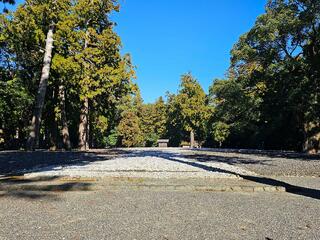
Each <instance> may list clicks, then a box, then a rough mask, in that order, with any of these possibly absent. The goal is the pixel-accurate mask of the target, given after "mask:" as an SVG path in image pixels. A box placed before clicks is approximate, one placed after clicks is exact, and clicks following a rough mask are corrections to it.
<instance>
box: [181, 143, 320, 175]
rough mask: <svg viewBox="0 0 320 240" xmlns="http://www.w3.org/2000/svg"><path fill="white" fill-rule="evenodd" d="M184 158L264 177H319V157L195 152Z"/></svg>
mask: <svg viewBox="0 0 320 240" xmlns="http://www.w3.org/2000/svg"><path fill="white" fill-rule="evenodd" d="M184 155H185V157H188V158H193V159H196V160H197V161H200V162H224V163H228V164H231V165H234V166H238V167H241V168H244V169H247V170H249V171H252V172H255V173H257V174H259V175H264V176H314V177H320V155H319V154H318V155H306V154H301V153H295V152H281V151H258V150H232V149H231V150H230V149H227V150H223V151H221V150H218V149H215V150H206V149H204V150H197V151H186V152H184Z"/></svg>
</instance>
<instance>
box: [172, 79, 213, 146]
mask: <svg viewBox="0 0 320 240" xmlns="http://www.w3.org/2000/svg"><path fill="white" fill-rule="evenodd" d="M168 115H169V118H168V121H169V124H170V125H172V126H175V128H176V129H178V128H180V130H178V132H179V131H184V132H188V133H189V134H190V145H191V147H193V146H194V135H195V134H196V137H197V138H198V140H203V138H204V134H205V126H206V121H207V119H208V117H209V115H208V107H207V105H206V94H205V93H204V91H203V89H202V88H201V86H200V84H199V83H198V82H197V80H196V79H195V78H194V77H193V76H192V75H191V74H190V73H188V74H185V75H182V77H181V84H180V89H179V92H178V95H176V96H175V95H171V96H169V109H168Z"/></svg>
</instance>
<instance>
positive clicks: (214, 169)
mask: <svg viewBox="0 0 320 240" xmlns="http://www.w3.org/2000/svg"><path fill="white" fill-rule="evenodd" d="M30 172H32V173H28V174H26V175H25V176H26V177H38V176H68V177H144V178H238V174H245V175H255V173H253V172H251V171H248V170H245V169H243V168H241V167H238V166H234V165H230V164H228V163H221V162H197V161H196V160H195V159H190V158H188V159H187V158H184V157H183V155H180V154H179V153H178V152H176V151H173V150H163V151H161V152H159V150H158V151H156V152H154V154H153V152H150V150H149V151H144V150H141V149H137V150H135V151H132V152H131V153H129V154H126V155H119V156H115V157H114V158H111V159H106V160H102V161H95V162H84V163H83V164H82V165H69V166H64V165H60V166H58V165H55V166H47V167H44V168H35V169H33V170H32V171H30Z"/></svg>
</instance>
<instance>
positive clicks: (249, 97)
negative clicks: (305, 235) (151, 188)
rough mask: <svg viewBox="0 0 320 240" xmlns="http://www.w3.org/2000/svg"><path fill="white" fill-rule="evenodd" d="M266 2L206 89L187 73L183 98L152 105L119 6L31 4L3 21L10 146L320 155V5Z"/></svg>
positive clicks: (1, 91)
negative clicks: (125, 47) (127, 47)
mask: <svg viewBox="0 0 320 240" xmlns="http://www.w3.org/2000/svg"><path fill="white" fill-rule="evenodd" d="M265 9H266V10H265V13H264V14H262V15H261V16H259V17H258V18H257V20H256V22H255V24H254V26H253V27H252V28H251V29H250V30H249V31H248V32H247V33H245V34H243V35H242V36H241V37H240V38H239V40H238V42H237V43H236V44H235V45H234V46H233V48H232V50H231V62H230V67H229V69H228V72H227V74H226V78H225V79H215V80H213V82H212V84H211V86H210V88H209V89H208V93H206V92H205V91H204V90H203V89H202V87H201V85H200V84H199V82H198V81H197V80H196V78H195V77H193V76H192V74H191V73H187V74H184V75H182V76H181V79H180V87H179V89H178V91H177V93H175V94H172V93H167V95H166V96H165V97H160V98H159V99H158V100H157V101H156V102H155V103H152V104H145V103H143V100H142V98H141V96H140V92H139V87H138V86H137V84H135V83H134V80H133V79H134V66H133V64H132V63H131V59H130V55H128V54H126V55H121V54H120V49H121V40H120V38H119V36H117V34H116V33H115V32H114V29H113V27H114V25H115V23H114V22H112V21H111V20H110V15H111V14H112V13H113V12H117V11H119V5H118V3H117V2H116V1H113V0H77V1H70V0H55V1H44V0H42V1H40V0H38V1H37V0H32V1H26V3H25V4H24V5H22V6H20V7H18V8H17V10H16V11H15V12H12V13H10V12H9V13H6V14H2V16H1V22H0V30H1V33H0V51H1V52H0V53H1V56H0V76H1V81H0V84H1V88H0V124H1V125H0V129H1V130H0V131H1V132H0V141H1V143H0V144H1V146H2V148H10V147H17V146H18V147H25V146H27V147H28V146H29V149H33V148H36V147H46V148H51V149H56V148H66V149H70V148H71V147H73V148H75V147H79V148H80V149H82V150H85V149H88V148H90V147H107V146H108V147H119V146H125V147H135V146H155V145H156V142H157V140H158V139H160V138H167V139H170V145H171V146H182V145H188V144H190V142H191V144H192V145H194V146H196V145H199V146H207V147H231V148H259V149H285V150H296V151H307V152H312V153H315V152H317V151H318V149H319V147H320V141H319V140H320V99H319V95H320V87H319V83H320V80H319V79H320V72H319V71H320V2H319V1H317V0H269V1H268V2H267V4H266V8H265ZM50 39H51V40H50ZM50 49H51V50H50ZM50 51H51V52H50ZM30 126H31V127H30ZM194 139H195V140H196V141H194Z"/></svg>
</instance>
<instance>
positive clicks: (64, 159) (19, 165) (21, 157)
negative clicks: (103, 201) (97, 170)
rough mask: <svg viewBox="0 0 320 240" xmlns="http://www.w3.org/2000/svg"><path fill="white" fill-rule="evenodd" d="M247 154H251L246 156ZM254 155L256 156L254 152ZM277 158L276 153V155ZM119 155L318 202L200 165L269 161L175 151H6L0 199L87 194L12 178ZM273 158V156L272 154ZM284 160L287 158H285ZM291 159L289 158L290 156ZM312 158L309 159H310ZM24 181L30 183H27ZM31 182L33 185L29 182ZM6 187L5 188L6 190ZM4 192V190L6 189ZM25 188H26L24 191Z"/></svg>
mask: <svg viewBox="0 0 320 240" xmlns="http://www.w3.org/2000/svg"><path fill="white" fill-rule="evenodd" d="M246 154H250V153H246ZM253 154H256V153H253ZM278 155H279V153H278ZM119 156H130V157H141V156H143V157H148V156H153V157H161V158H163V159H165V160H168V161H173V162H178V163H181V164H187V165H190V166H193V167H196V168H199V169H203V170H205V171H208V172H222V173H227V174H232V175H238V176H240V177H242V178H243V179H245V180H248V181H252V182H256V183H263V184H266V185H270V186H281V187H285V188H286V190H287V192H289V193H293V194H297V195H300V196H306V197H310V198H314V199H320V190H317V189H311V188H305V187H301V186H295V185H291V184H289V183H286V182H283V181H279V180H276V179H273V178H268V177H260V176H249V175H239V174H237V173H235V172H232V171H228V170H225V169H220V168H213V167H210V166H207V165H204V164H202V163H201V162H207V161H211V162H223V163H227V164H231V165H236V164H262V165H263V164H265V165H268V164H269V165H270V164H271V163H270V162H268V160H263V161H261V160H259V161H257V160H252V159H246V158H245V157H240V156H239V157H235V156H232V157H224V156H215V155H212V154H210V155H207V154H205V153H203V154H201V153H200V151H199V154H186V153H185V152H184V154H179V153H175V152H166V151H161V150H156V149H152V150H147V149H144V150H101V151H92V152H48V151H36V152H11V151H5V152H0V176H2V179H0V184H1V186H0V197H1V196H12V197H22V198H30V199H39V198H45V197H49V194H47V193H50V192H66V191H72V190H78V191H88V190H89V189H90V183H76V182H69V183H68V182H65V183H59V184H56V185H52V184H44V183H43V182H45V181H48V182H50V181H51V182H52V181H53V180H54V179H52V178H48V179H31V180H17V179H14V178H12V176H18V175H20V176H21V175H23V174H25V173H31V172H41V171H43V169H45V170H47V171H48V170H54V169H55V167H56V166H84V165H87V164H90V163H91V162H96V161H108V160H110V159H114V158H116V157H119ZM275 156H276V155H275ZM286 157H287V158H288V157H289V156H286ZM290 158H291V157H290ZM296 158H297V156H292V159H296ZM313 158H314V157H311V159H312V160H314V159H313ZM24 181H31V182H29V183H26V182H24ZM32 181H33V182H32ZM39 181H42V184H41V185H40V187H39V186H38V184H37V187H34V186H33V185H34V184H32V183H39ZM19 184H29V185H30V189H28V190H27V191H19V190H18V187H17V190H12V185H14V186H19ZM8 186H11V190H8ZM6 187H7V188H6ZM6 189H7V190H6ZM24 189H25V188H24Z"/></svg>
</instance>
